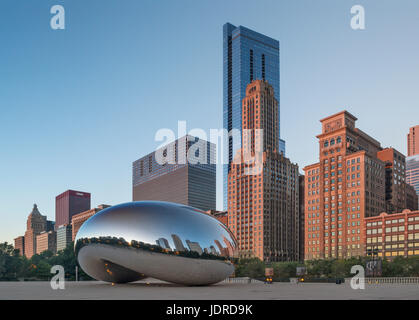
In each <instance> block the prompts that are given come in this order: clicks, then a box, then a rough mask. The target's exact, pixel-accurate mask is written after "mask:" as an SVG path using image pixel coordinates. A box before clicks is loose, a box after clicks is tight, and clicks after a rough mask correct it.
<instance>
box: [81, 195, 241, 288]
mask: <svg viewBox="0 0 419 320" xmlns="http://www.w3.org/2000/svg"><path fill="white" fill-rule="evenodd" d="M75 250H76V255H77V259H78V261H79V264H80V266H81V267H82V268H83V270H84V271H85V272H86V273H87V274H89V275H90V276H92V277H93V278H95V279H98V280H102V281H107V282H117V283H124V282H132V281H137V280H140V279H143V278H144V277H146V276H149V277H153V278H156V279H161V280H165V281H169V282H173V283H178V284H184V285H208V284H213V283H217V282H220V281H222V280H224V279H226V278H227V277H228V276H230V275H231V274H232V273H233V271H234V265H233V264H232V262H231V261H230V259H231V258H232V257H233V256H234V255H235V253H236V241H235V239H234V237H233V235H232V234H231V232H230V231H229V230H228V229H227V227H226V226H225V225H224V224H222V223H221V222H219V221H218V220H217V219H215V218H214V217H212V216H210V215H208V214H206V213H204V212H203V211H201V210H198V209H195V208H192V207H188V206H185V205H180V204H175V203H170V202H160V201H139V202H130V203H125V204H121V205H117V206H113V207H110V208H108V209H105V210H102V211H100V212H99V213H98V214H96V215H95V216H93V217H91V218H90V219H89V220H87V221H86V222H85V223H84V224H83V226H82V227H81V228H80V230H79V232H78V234H77V237H76V244H75Z"/></svg>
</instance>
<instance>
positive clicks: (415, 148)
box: [407, 125, 419, 157]
mask: <svg viewBox="0 0 419 320" xmlns="http://www.w3.org/2000/svg"><path fill="white" fill-rule="evenodd" d="M415 155H419V125H417V126H414V127H411V128H410V129H409V133H408V134H407V156H408V157H411V156H415Z"/></svg>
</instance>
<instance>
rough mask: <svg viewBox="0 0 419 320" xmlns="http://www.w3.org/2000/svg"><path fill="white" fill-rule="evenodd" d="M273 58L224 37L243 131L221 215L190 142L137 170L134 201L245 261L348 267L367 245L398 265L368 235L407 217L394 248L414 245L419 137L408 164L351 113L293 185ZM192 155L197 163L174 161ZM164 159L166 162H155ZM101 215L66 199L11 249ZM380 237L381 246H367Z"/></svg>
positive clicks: (260, 40) (77, 196)
mask: <svg viewBox="0 0 419 320" xmlns="http://www.w3.org/2000/svg"><path fill="white" fill-rule="evenodd" d="M279 50H280V43H279V41H278V40H276V39H273V38H270V37H267V36H265V35H263V34H260V33H258V32H255V31H253V30H250V29H248V28H245V27H243V26H238V27H236V26H234V25H232V24H230V23H226V24H225V25H224V26H223V127H224V129H227V131H228V132H230V131H231V130H232V129H239V130H240V132H241V136H240V139H239V140H234V139H233V137H229V140H228V145H227V149H228V159H229V163H228V165H225V166H224V168H223V205H224V208H223V209H224V210H222V211H217V210H215V209H216V166H215V161H213V160H214V158H215V157H216V153H215V145H214V144H213V143H210V142H208V141H205V140H203V139H198V138H196V137H193V136H191V135H185V136H183V137H180V138H178V139H177V140H176V141H174V142H171V143H169V144H167V145H166V146H164V147H161V148H160V149H158V150H156V151H154V152H151V153H149V154H147V155H145V156H143V157H141V158H140V159H138V160H136V161H134V162H133V163H132V199H133V201H141V200H158V201H172V202H177V203H181V204H185V205H190V206H193V207H196V208H198V209H201V210H203V211H205V212H206V213H208V214H211V215H213V216H215V217H216V218H217V219H218V220H219V221H221V222H222V223H224V224H225V225H227V226H228V227H229V229H230V230H231V232H232V233H233V234H234V235H235V237H236V239H237V242H238V243H237V244H238V249H239V255H240V256H241V257H258V258H259V259H261V260H264V261H302V260H304V259H321V258H333V257H336V258H346V257H351V256H360V255H365V254H366V250H367V249H368V248H370V247H371V245H372V244H374V245H377V246H378V245H380V246H381V249H380V250H382V253H384V249H386V250H387V249H388V250H387V251H385V256H389V257H392V256H394V255H393V251H391V250H390V249H389V248H388V247H387V244H386V243H384V242H383V241H385V239H388V237H389V236H390V238H391V239H393V236H392V235H391V230H393V229H390V230H389V229H388V228H384V229H383V228H381V229H380V228H376V229H377V230H375V233H372V232H373V229H371V230H370V227H371V228H372V226H373V225H375V226H376V225H377V224H378V223H379V222H380V221H378V220H377V221H376V220H369V219H381V220H383V219H384V220H386V219H387V218H386V217H387V216H386V215H383V213H386V214H388V216H392V215H393V214H396V215H397V214H398V215H406V217H403V218H399V219H397V220H402V219H404V220H405V221H404V222H406V223H408V224H407V225H405V226H404V227H405V229H406V230H408V231H412V232H408V231H406V232H407V233H406V234H404V238H403V237H401V235H400V239H407V240H405V241H408V240H409V239H410V238H411V237H413V240H414V239H416V235H415V234H416V233H415V232H414V230H416V225H415V221H416V216H415V215H416V214H417V213H416V210H417V209H418V194H419V138H418V134H419V126H415V127H412V128H410V131H409V133H408V153H407V155H408V156H407V157H405V156H404V155H403V154H402V153H401V152H399V151H398V150H396V149H394V148H391V147H390V148H383V147H381V144H380V142H378V141H377V140H375V139H374V138H372V137H371V136H369V135H367V134H366V133H365V132H363V131H361V130H360V129H358V128H356V126H355V122H356V120H357V119H356V117H355V116H353V115H352V114H350V113H349V112H348V111H346V110H344V111H341V112H339V113H336V114H334V115H331V116H328V117H326V118H323V119H321V120H320V122H321V123H322V132H321V133H320V134H319V135H317V138H318V140H319V161H318V162H317V163H315V164H312V165H308V166H305V167H304V168H303V170H304V175H302V174H300V172H299V167H298V164H296V163H293V162H292V161H291V160H290V159H289V158H286V157H285V141H284V140H282V139H281V138H280V85H279V78H280V77H279V72H280V70H279V58H280V57H279ZM249 130H250V136H249V133H248V132H249ZM258 132H263V137H262V136H259V135H258ZM246 152H250V156H251V157H256V155H257V154H260V155H261V157H260V159H258V160H259V162H258V163H257V164H255V163H249V162H247V160H246V159H245V158H246V155H245V153H246ZM191 154H192V155H193V157H194V158H195V159H196V160H197V161H196V162H193V163H191V162H189V161H186V162H181V161H179V159H186V158H187V159H189V155H191ZM161 158H163V159H166V160H165V161H163V163H162V162H161V161H160V160H161ZM202 159H205V160H202ZM249 172H250V173H249ZM415 190H416V192H415ZM104 207H106V206H103V207H102V208H101V207H98V208H96V209H90V194H89V193H85V192H79V191H74V190H68V191H66V192H64V193H63V194H61V195H59V196H57V198H56V223H55V225H54V223H53V222H51V221H47V220H46V217H44V216H42V215H41V214H40V213H39V211H38V209H37V208H36V206H35V207H34V210H33V211H32V213H31V214H30V215H29V217H28V222H27V231H26V233H25V236H22V237H18V238H16V239H15V247H18V248H22V250H21V252H22V253H24V254H25V255H26V256H31V255H33V254H35V253H39V252H42V250H44V249H45V248H48V249H50V248H52V249H54V248H55V251H57V249H58V250H59V249H61V248H64V247H65V244H68V243H69V242H68V241H69V239H70V235H71V239H74V237H75V234H76V233H77V230H78V228H80V226H81V225H82V223H83V222H84V221H86V220H87V218H89V217H90V216H92V215H94V214H96V213H97V212H98V211H100V210H101V209H103V208H104ZM406 209H410V210H412V212H408V211H406ZM418 214H419V213H418ZM378 217H381V218H378ZM388 219H390V218H388ZM390 220H391V221H392V220H396V219H390ZM386 221H387V220H386ZM381 223H383V221H381ZM384 223H386V222H384ZM400 223H402V222H400ZM409 223H411V224H412V226H413V227H412V226H410V224H409ZM400 227H402V226H401V225H400ZM391 228H392V227H391ZM409 228H413V229H412V230H410V229H409ZM418 228H419V224H418ZM401 229H403V228H401ZM379 230H381V231H379ZM397 230H399V226H397ZM369 232H370V233H369ZM377 232H381V237H378V236H376V237H372V236H371V235H372V234H374V235H376V234H377ZM386 232H388V233H389V234H390V235H389V236H388V235H387V233H386ZM397 232H403V231H401V230H400V231H397ZM418 232H419V231H418ZM410 234H412V235H410ZM418 237H419V236H418ZM54 239H55V243H54ZM383 239H384V240H383ZM397 239H399V237H398V238H397ZM410 240H411V239H410ZM368 241H369V242H368ZM373 241H374V242H373ZM400 241H404V240H400ZM412 243H415V242H412ZM418 244H419V243H418ZM388 245H389V246H390V247H392V246H393V244H388ZM398 245H400V248H401V243H397V246H398ZM404 248H406V250H405V251H404V253H405V254H406V255H409V254H411V253H412V252H413V254H419V246H418V249H417V250H415V246H414V245H413V247H412V245H411V243H410V242H409V243H405V247H404ZM408 248H410V249H412V248H413V249H412V250H410V249H408ZM417 251H418V252H417ZM397 252H400V250H399V251H397ZM398 254H399V253H397V255H398Z"/></svg>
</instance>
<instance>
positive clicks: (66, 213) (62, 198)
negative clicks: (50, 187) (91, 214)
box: [55, 190, 90, 230]
mask: <svg viewBox="0 0 419 320" xmlns="http://www.w3.org/2000/svg"><path fill="white" fill-rule="evenodd" d="M87 210H90V193H88V192H82V191H75V190H67V191H65V192H63V193H62V194H60V195H58V196H57V197H56V198H55V229H56V230H57V229H58V228H59V227H60V226H62V225H68V224H70V223H71V218H72V217H73V216H74V215H75V214H77V213H80V212H83V211H87Z"/></svg>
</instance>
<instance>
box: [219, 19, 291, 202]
mask: <svg viewBox="0 0 419 320" xmlns="http://www.w3.org/2000/svg"><path fill="white" fill-rule="evenodd" d="M256 79H260V80H266V81H267V82H268V83H270V84H271V86H272V87H273V90H274V93H275V98H276V100H277V101H278V111H277V117H278V118H277V120H278V127H277V128H276V130H277V133H276V135H277V137H278V139H279V138H280V126H279V123H280V110H279V101H280V99H279V97H280V91H279V41H278V40H275V39H272V38H270V37H267V36H265V35H263V34H260V33H258V32H255V31H253V30H250V29H248V28H245V27H243V26H238V27H236V26H234V25H232V24H230V23H226V24H224V26H223V126H224V129H226V130H227V131H228V132H230V131H231V130H232V129H238V130H240V131H241V128H242V123H241V121H242V114H241V113H242V100H243V98H244V97H245V96H246V88H247V85H248V84H249V83H251V82H252V81H253V80H256ZM240 138H241V136H240V135H238V136H237V139H235V140H234V139H233V138H232V137H229V141H228V146H227V148H228V165H225V167H224V189H223V191H224V208H226V207H227V178H228V172H229V171H230V168H231V162H232V161H233V157H234V156H235V154H236V152H237V150H239V149H240V148H241V141H240ZM279 146H280V151H282V152H284V153H285V142H284V141H283V140H280V142H279ZM227 148H226V149H227Z"/></svg>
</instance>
